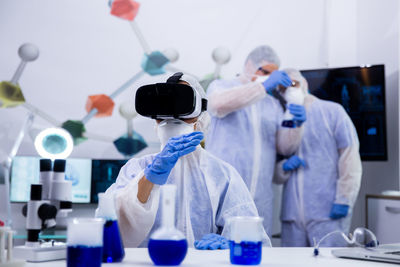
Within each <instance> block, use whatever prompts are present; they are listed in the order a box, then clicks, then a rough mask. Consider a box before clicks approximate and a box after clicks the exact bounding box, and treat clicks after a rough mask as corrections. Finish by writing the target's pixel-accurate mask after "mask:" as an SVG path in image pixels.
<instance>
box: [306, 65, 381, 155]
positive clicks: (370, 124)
mask: <svg viewBox="0 0 400 267" xmlns="http://www.w3.org/2000/svg"><path fill="white" fill-rule="evenodd" d="M301 73H302V74H303V76H304V77H305V78H306V80H307V82H308V86H309V91H310V93H311V94H313V95H315V96H317V97H318V98H320V99H324V100H330V101H334V102H337V103H339V104H341V105H342V106H343V107H344V109H345V110H346V111H347V113H348V114H349V116H350V118H351V119H352V121H353V123H354V125H355V127H356V129H357V133H358V138H359V140H360V155H361V158H362V160H381V161H383V160H387V144H386V143H387V140H386V110H385V68H384V65H373V66H366V67H347V68H335V69H316V70H303V71H301Z"/></svg>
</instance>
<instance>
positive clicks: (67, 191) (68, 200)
mask: <svg viewBox="0 0 400 267" xmlns="http://www.w3.org/2000/svg"><path fill="white" fill-rule="evenodd" d="M65 165H66V160H65V159H56V160H55V161H54V166H53V179H52V182H51V186H50V200H51V202H52V203H53V204H54V205H55V206H56V207H58V213H57V220H58V222H59V223H60V224H63V225H66V222H65V220H66V218H67V216H68V214H69V213H70V212H72V182H71V181H67V180H65ZM63 220H64V222H63Z"/></svg>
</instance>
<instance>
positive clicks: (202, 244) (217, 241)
mask: <svg viewBox="0 0 400 267" xmlns="http://www.w3.org/2000/svg"><path fill="white" fill-rule="evenodd" d="M194 247H195V248H196V249H201V250H205V249H209V250H215V249H228V248H229V242H228V239H226V238H225V237H223V236H220V235H217V234H206V235H205V236H203V238H202V239H201V240H196V241H194Z"/></svg>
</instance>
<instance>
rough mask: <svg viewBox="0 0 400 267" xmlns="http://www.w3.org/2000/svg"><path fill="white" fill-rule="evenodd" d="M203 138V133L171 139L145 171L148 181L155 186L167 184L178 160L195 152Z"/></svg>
mask: <svg viewBox="0 0 400 267" xmlns="http://www.w3.org/2000/svg"><path fill="white" fill-rule="evenodd" d="M203 138H204V134H203V133H202V132H193V133H190V134H184V135H181V136H177V137H172V138H170V139H169V140H168V142H167V144H166V145H165V147H164V149H163V150H162V151H161V152H160V153H159V154H157V155H156V156H155V158H154V160H153V162H152V163H151V164H149V165H148V166H147V167H146V169H145V170H144V175H145V176H146V178H147V180H149V181H150V182H152V183H154V184H159V185H163V184H165V183H166V182H167V179H168V176H169V174H170V172H171V170H172V168H173V167H174V166H175V164H176V162H177V161H178V159H179V158H180V157H182V156H184V155H187V154H189V153H191V152H193V151H195V150H196V147H197V146H198V145H199V144H200V142H201V140H203Z"/></svg>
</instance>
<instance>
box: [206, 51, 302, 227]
mask: <svg viewBox="0 0 400 267" xmlns="http://www.w3.org/2000/svg"><path fill="white" fill-rule="evenodd" d="M279 64H280V62H279V58H278V56H277V55H276V53H275V51H274V50H273V49H272V48H271V47H269V46H259V47H257V48H255V49H254V50H253V51H252V52H251V53H250V54H249V55H248V57H247V59H246V61H245V66H244V70H243V73H242V74H241V75H240V76H239V77H237V78H235V79H233V80H216V81H214V82H212V83H211V84H210V86H209V88H208V92H207V94H208V96H209V110H210V113H211V115H212V119H211V127H210V130H209V134H208V136H207V138H206V150H208V151H209V152H211V153H212V154H214V155H215V156H217V157H219V158H221V159H223V160H224V161H226V162H228V163H230V164H231V165H232V166H233V167H235V168H236V170H237V171H238V172H239V174H240V175H241V176H242V178H243V179H244V181H245V183H246V185H247V187H248V188H249V191H250V194H251V195H252V197H253V199H254V201H255V203H256V206H257V209H258V212H259V214H260V216H262V217H264V228H265V230H266V231H267V233H268V235H270V234H271V230H272V229H271V228H272V214H273V191H272V177H273V173H274V166H275V162H276V153H277V152H278V153H279V154H282V155H290V154H291V153H293V152H294V151H295V150H296V149H297V147H298V146H299V142H300V140H301V133H302V130H301V128H302V127H300V126H301V124H302V123H303V122H304V121H305V120H306V117H305V109H304V107H303V106H301V105H289V106H288V108H289V110H290V112H291V113H292V114H293V115H294V120H295V121H296V122H297V125H298V126H299V127H297V128H290V129H289V128H285V129H284V128H283V127H281V126H280V125H281V122H282V115H283V109H282V107H281V105H280V104H279V102H278V101H277V99H275V98H273V97H272V96H271V95H270V94H271V93H272V91H273V90H275V89H276V88H277V87H278V86H283V87H288V86H290V85H291V80H290V78H289V76H288V75H287V74H286V73H285V72H283V71H279V70H278V68H279ZM268 76H269V78H267V77H268Z"/></svg>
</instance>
